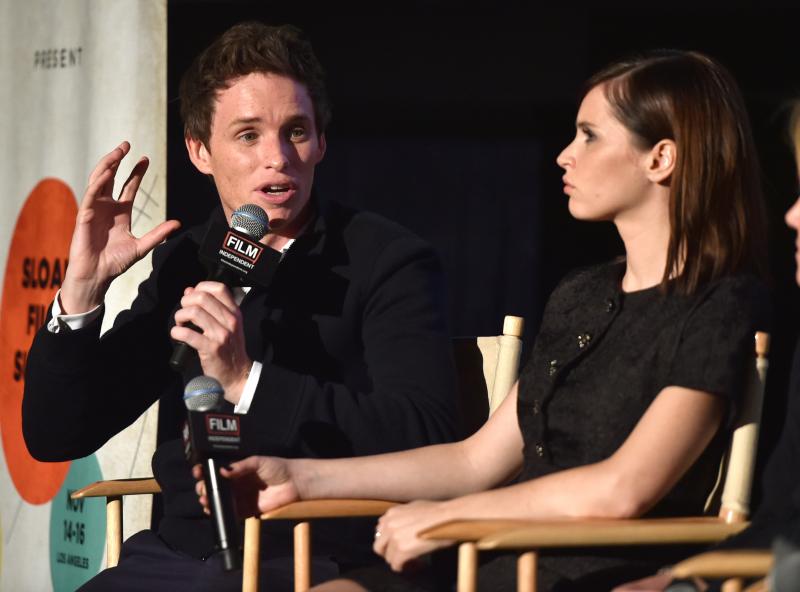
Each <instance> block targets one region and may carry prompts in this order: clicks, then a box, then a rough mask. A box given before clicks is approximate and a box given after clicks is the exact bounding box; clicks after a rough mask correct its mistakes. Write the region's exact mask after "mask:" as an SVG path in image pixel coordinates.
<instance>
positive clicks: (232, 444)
mask: <svg viewBox="0 0 800 592" xmlns="http://www.w3.org/2000/svg"><path fill="white" fill-rule="evenodd" d="M223 394H224V391H223V389H222V385H220V383H219V382H217V381H216V380H215V379H214V378H211V377H210V376H198V377H196V378H193V379H192V380H190V381H189V383H188V384H187V385H186V388H185V389H184V392H183V401H184V403H185V404H186V410H187V421H186V425H185V427H184V431H183V442H184V452H185V453H186V458H187V459H188V460H189V462H191V463H192V464H196V463H201V464H202V465H203V481H204V482H205V485H206V497H207V498H208V504H209V506H210V508H211V519H212V521H213V522H214V533H215V535H216V539H217V546H218V547H219V549H220V554H221V557H222V565H223V569H224V570H225V571H232V570H234V569H239V568H240V567H241V566H242V557H241V554H240V553H239V551H238V541H239V540H240V531H239V523H238V522H237V521H236V516H235V513H234V508H233V498H232V497H231V484H230V481H228V480H227V479H225V478H224V477H222V476H221V475H220V473H219V467H220V464H221V463H220V460H221V459H223V460H228V459H229V458H231V457H233V456H238V455H237V453H238V452H239V451H240V444H241V437H240V431H239V427H240V426H239V418H238V417H237V416H235V415H230V414H224V413H215V411H216V410H217V409H218V408H219V406H220V403H221V402H222V400H223Z"/></svg>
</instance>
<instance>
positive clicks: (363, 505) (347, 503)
mask: <svg viewBox="0 0 800 592" xmlns="http://www.w3.org/2000/svg"><path fill="white" fill-rule="evenodd" d="M394 505H396V502H389V501H385V500H369V499H320V500H303V501H299V502H292V503H291V504H286V505H285V506H281V507H280V508H275V509H274V510H270V511H269V512H265V513H263V514H261V519H262V520H280V519H293V520H311V519H312V518H344V517H356V516H380V515H382V514H383V513H384V512H386V510H388V509H389V508H391V507H392V506H394Z"/></svg>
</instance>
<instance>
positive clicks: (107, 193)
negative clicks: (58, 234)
mask: <svg viewBox="0 0 800 592" xmlns="http://www.w3.org/2000/svg"><path fill="white" fill-rule="evenodd" d="M130 148H131V146H130V144H129V143H128V142H122V143H121V144H120V145H119V146H117V147H116V148H114V150H112V151H111V152H109V153H108V154H106V155H105V156H104V157H103V158H101V159H100V162H98V163H97V166H96V167H95V168H94V170H93V171H92V174H91V175H89V184H88V187H87V188H86V192H85V194H84V196H83V200H82V201H81V204H80V207H79V209H78V216H77V218H76V220H75V230H74V232H73V234H72V244H71V245H70V250H69V265H68V267H67V272H66V274H65V277H64V283H63V284H62V286H61V307H62V310H63V311H64V313H66V314H77V313H82V312H87V311H89V310H91V309H93V308H94V307H96V306H97V305H99V304H101V303H102V302H103V298H104V297H105V293H106V291H107V290H108V286H109V285H110V284H111V281H112V280H113V279H114V278H116V277H117V276H119V275H120V274H122V273H123V272H124V271H125V270H127V269H128V268H129V267H130V266H131V265H133V264H134V263H136V262H137V261H138V260H139V259H141V258H142V257H144V256H145V255H147V253H149V252H150V251H151V250H152V249H153V248H155V246H156V245H157V244H158V243H160V242H161V241H163V240H164V239H165V238H166V237H167V236H168V235H169V234H170V233H171V232H173V231H174V230H176V229H177V228H179V227H180V223H179V222H178V221H177V220H167V221H165V222H162V223H161V224H159V225H158V226H156V227H155V228H153V229H152V230H150V231H149V232H147V233H145V234H144V235H142V236H141V237H139V238H137V237H135V236H134V235H133V233H132V232H131V211H132V209H133V201H134V199H135V198H136V193H137V191H138V190H139V185H140V184H141V182H142V178H143V177H144V174H145V172H146V171H147V167H148V165H149V160H148V159H147V158H146V157H142V158H141V159H140V160H139V162H137V163H136V166H134V167H133V170H132V171H131V173H130V175H129V176H128V179H127V180H126V181H125V184H124V185H123V186H122V190H121V191H120V194H119V199H115V198H114V180H115V179H114V178H115V176H116V174H117V169H118V168H119V165H120V162H122V159H123V158H125V156H126V155H127V154H128V152H129V151H130Z"/></svg>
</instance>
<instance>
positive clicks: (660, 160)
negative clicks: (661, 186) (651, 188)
mask: <svg viewBox="0 0 800 592" xmlns="http://www.w3.org/2000/svg"><path fill="white" fill-rule="evenodd" d="M677 148H678V147H677V146H676V145H675V142H674V141H673V140H660V141H659V142H656V145H655V146H653V147H652V148H651V149H650V152H649V153H648V156H647V176H648V177H649V178H650V180H651V181H653V182H654V183H664V182H666V181H668V180H669V178H670V176H671V175H672V171H674V170H675V161H676V160H677V156H678V150H677Z"/></svg>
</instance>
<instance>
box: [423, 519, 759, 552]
mask: <svg viewBox="0 0 800 592" xmlns="http://www.w3.org/2000/svg"><path fill="white" fill-rule="evenodd" d="M746 527H747V523H746V522H740V523H737V524H728V523H725V522H722V521H721V520H720V519H719V518H717V517H707V518H706V517H697V518H653V519H640V520H604V519H574V520H572V519H564V520H537V521H533V520H469V521H453V522H446V523H443V524H441V525H437V526H434V527H432V528H428V529H426V530H424V531H422V532H421V533H420V536H421V537H422V538H424V539H446V540H457V541H478V548H479V549H486V550H489V549H517V548H543V547H586V546H605V545H641V544H676V543H713V542H717V541H721V540H723V539H725V538H727V537H729V536H731V535H733V534H736V533H737V532H739V531H741V530H743V529H744V528H746Z"/></svg>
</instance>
